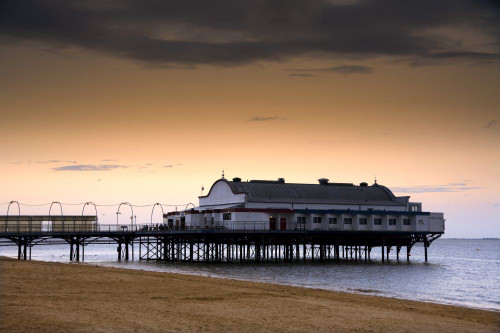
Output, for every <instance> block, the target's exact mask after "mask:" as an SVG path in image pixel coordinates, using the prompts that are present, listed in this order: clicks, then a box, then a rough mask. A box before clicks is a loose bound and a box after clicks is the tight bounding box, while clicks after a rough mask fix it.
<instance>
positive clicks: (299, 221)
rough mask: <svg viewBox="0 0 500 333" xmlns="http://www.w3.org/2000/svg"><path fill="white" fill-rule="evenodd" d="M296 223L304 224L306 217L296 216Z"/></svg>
mask: <svg viewBox="0 0 500 333" xmlns="http://www.w3.org/2000/svg"><path fill="white" fill-rule="evenodd" d="M297 223H300V224H306V217H305V216H297Z"/></svg>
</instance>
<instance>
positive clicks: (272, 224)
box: [269, 217, 276, 230]
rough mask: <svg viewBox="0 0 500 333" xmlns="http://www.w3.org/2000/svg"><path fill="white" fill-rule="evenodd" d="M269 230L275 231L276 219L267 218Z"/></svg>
mask: <svg viewBox="0 0 500 333" xmlns="http://www.w3.org/2000/svg"><path fill="white" fill-rule="evenodd" d="M269 230H276V218H274V217H270V218H269Z"/></svg>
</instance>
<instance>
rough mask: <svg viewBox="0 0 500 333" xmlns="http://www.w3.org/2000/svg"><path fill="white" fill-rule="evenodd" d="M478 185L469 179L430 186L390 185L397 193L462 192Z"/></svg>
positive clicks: (473, 188)
mask: <svg viewBox="0 0 500 333" xmlns="http://www.w3.org/2000/svg"><path fill="white" fill-rule="evenodd" d="M480 188H481V187H480V186H477V185H475V184H474V183H472V182H471V181H462V182H455V183H448V184H444V185H430V186H425V185H424V186H407V187H391V190H392V191H393V192H399V193H429V192H462V191H470V190H478V189H480Z"/></svg>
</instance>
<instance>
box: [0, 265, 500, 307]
mask: <svg viewBox="0 0 500 333" xmlns="http://www.w3.org/2000/svg"><path fill="white" fill-rule="evenodd" d="M2 258H5V259H12V260H17V259H16V258H14V257H8V256H5V255H0V259H2ZM31 261H37V262H45V263H58V264H69V265H72V264H77V265H86V266H96V267H106V268H116V269H125V270H132V271H142V272H157V273H163V274H178V275H186V276H198V277H206V278H213V279H222V280H230V281H242V282H255V283H265V284H271V285H279V286H290V287H297V288H306V289H312V290H324V291H331V292H339V293H346V294H353V295H367V296H378V297H384V298H388V299H396V300H402V301H405V300H407V301H415V302H422V303H430V304H440V305H449V306H456V307H462V308H468V309H475V310H484V311H491V312H498V313H500V308H494V307H487V306H478V305H476V304H474V303H468V304H464V303H460V302H449V301H448V302H447V301H439V300H436V299H417V298H415V299H410V298H404V297H402V296H401V297H399V296H398V295H394V294H393V295H391V294H388V293H386V292H385V291H380V290H369V289H363V288H345V289H340V288H339V289H328V288H321V287H315V286H307V285H300V284H293V283H286V282H269V281H265V280H259V281H256V280H251V279H243V278H236V277H225V276H213V275H209V274H197V273H190V272H170V271H161V270H149V269H143V268H129V267H126V266H123V265H115V264H116V263H115V262H78V263H76V262H61V261H50V260H42V259H32V260H31ZM117 263H118V262H117Z"/></svg>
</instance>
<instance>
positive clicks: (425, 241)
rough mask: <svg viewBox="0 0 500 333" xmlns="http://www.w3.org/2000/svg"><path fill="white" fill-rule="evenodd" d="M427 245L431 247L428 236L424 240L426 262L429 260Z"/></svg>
mask: <svg viewBox="0 0 500 333" xmlns="http://www.w3.org/2000/svg"><path fill="white" fill-rule="evenodd" d="M427 247H429V243H428V242H427V238H426V239H425V240H424V249H425V262H427Z"/></svg>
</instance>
